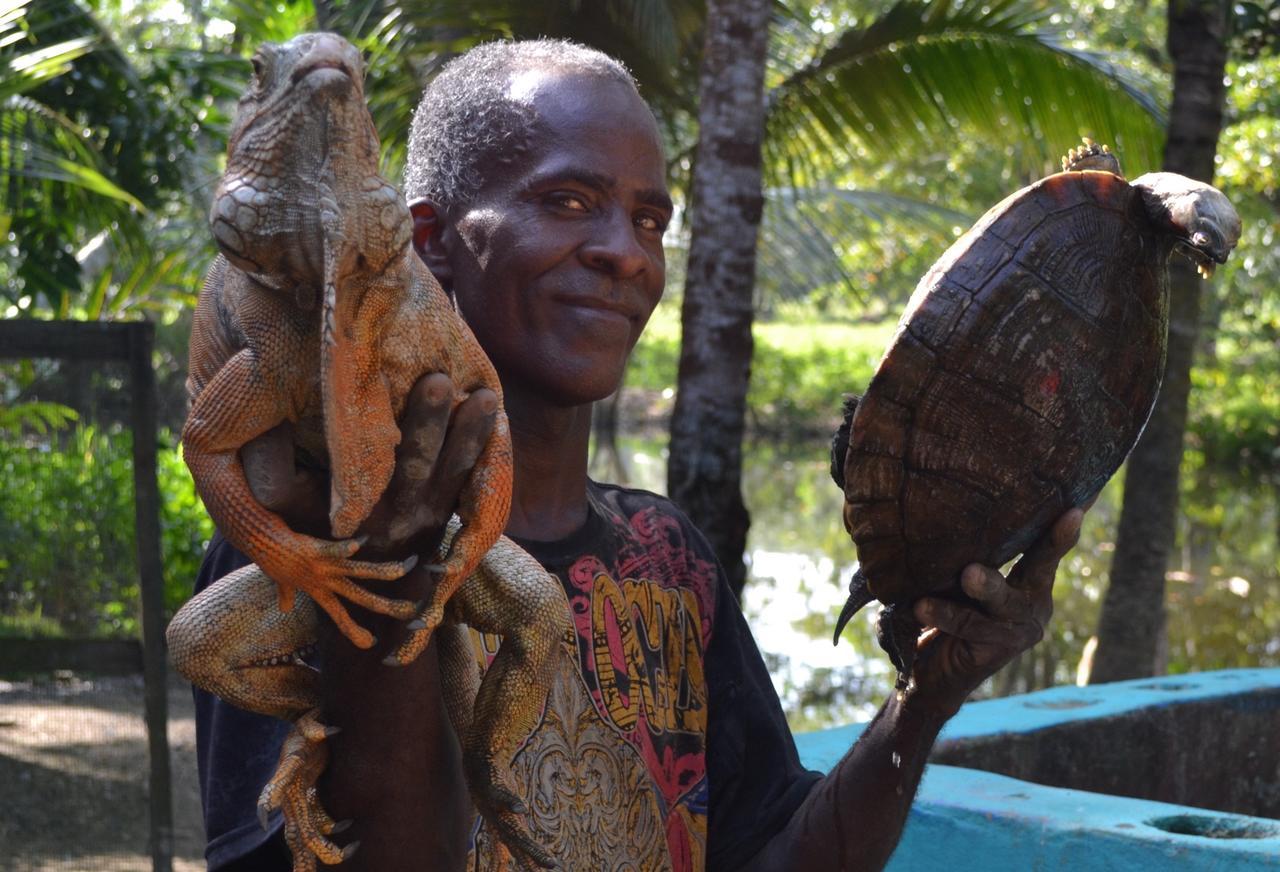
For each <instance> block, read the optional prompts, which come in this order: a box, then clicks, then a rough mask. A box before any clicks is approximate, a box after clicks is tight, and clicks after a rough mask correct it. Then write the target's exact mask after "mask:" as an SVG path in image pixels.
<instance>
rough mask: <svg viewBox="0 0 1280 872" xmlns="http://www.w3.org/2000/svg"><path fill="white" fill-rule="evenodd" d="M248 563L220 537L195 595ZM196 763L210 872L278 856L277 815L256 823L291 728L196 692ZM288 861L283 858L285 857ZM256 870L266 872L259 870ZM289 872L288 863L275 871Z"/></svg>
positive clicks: (208, 555) (202, 568)
mask: <svg viewBox="0 0 1280 872" xmlns="http://www.w3.org/2000/svg"><path fill="white" fill-rule="evenodd" d="M248 563H249V559H248V558H247V557H245V556H244V555H243V554H241V553H240V552H239V551H237V550H236V549H235V547H234V546H232V544H231V543H230V542H228V541H227V540H226V539H225V538H223V536H222V535H221V534H220V533H216V534H214V537H213V540H212V541H211V542H210V543H209V549H208V550H207V551H206V552H205V555H204V562H203V563H202V564H201V566H200V574H199V575H198V576H197V577H196V586H195V592H196V593H199V592H200V591H202V590H204V589H205V588H206V587H208V586H209V585H210V584H212V583H213V582H215V581H217V580H218V579H219V578H222V576H224V575H226V574H227V573H229V572H232V571H234V570H236V569H239V568H240V567H242V566H246V565H248ZM192 691H193V694H194V696H195V703H196V760H197V765H198V767H199V770H200V804H201V806H202V807H203V809H204V831H205V836H206V838H207V840H208V842H207V844H206V847H205V859H206V860H207V861H208V864H209V869H210V870H218V869H224V868H228V867H229V865H230V864H232V863H233V862H234V861H236V860H240V859H242V858H246V857H248V855H249V854H251V853H254V852H258V851H261V852H262V855H263V856H265V855H267V854H268V853H278V849H276V848H275V845H274V843H278V842H279V841H280V839H279V836H278V835H277V831H278V830H279V829H280V820H279V815H277V816H276V817H275V818H274V820H273V825H272V827H271V829H270V831H264V830H263V829H262V825H261V824H259V823H258V817H257V806H258V794H259V793H261V792H262V786H263V785H264V784H266V783H267V781H268V780H270V778H271V775H272V774H273V773H274V772H275V769H276V764H277V762H278V761H279V756H280V745H281V743H282V742H283V741H284V737H285V734H286V733H287V732H288V730H289V725H288V724H287V723H285V722H284V721H281V720H277V719H276V718H271V717H267V716H265V715H258V714H254V713H252V712H247V711H245V710H243V709H239V708H236V707H235V706H233V705H231V704H230V703H227V702H223V701H222V700H221V699H219V698H218V697H216V696H214V695H213V694H211V693H208V692H207V691H203V690H201V689H199V688H197V687H193V688H192ZM285 856H286V857H287V855H285ZM260 868H264V869H265V868H269V867H268V866H261V867H260ZM279 868H280V869H281V870H282V872H287V870H288V869H289V868H290V864H289V863H288V861H287V859H286V860H285V861H283V863H282V864H281V865H280V866H279Z"/></svg>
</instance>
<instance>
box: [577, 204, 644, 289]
mask: <svg viewBox="0 0 1280 872" xmlns="http://www.w3.org/2000/svg"><path fill="white" fill-rule="evenodd" d="M593 231H594V232H593V233H592V235H591V238H590V239H589V240H587V243H586V244H585V245H583V246H582V248H581V249H580V250H579V253H580V255H581V257H582V259H583V261H584V262H586V264H587V265H588V266H590V267H591V268H592V269H598V270H600V271H601V272H605V273H608V274H609V275H611V276H613V277H614V278H619V279H627V278H632V277H634V276H637V275H639V274H640V273H642V272H644V270H645V269H646V268H647V267H648V265H649V253H648V252H647V251H646V250H645V249H644V246H642V245H641V244H640V240H639V239H638V238H636V228H635V225H634V224H633V223H632V221H631V216H630V214H628V213H627V211H626V210H625V209H610V210H609V211H608V213H607V214H606V215H605V216H602V218H601V220H600V221H599V222H598V223H597V224H596V226H595V227H594V228H593Z"/></svg>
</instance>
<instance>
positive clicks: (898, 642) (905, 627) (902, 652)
mask: <svg viewBox="0 0 1280 872" xmlns="http://www.w3.org/2000/svg"><path fill="white" fill-rule="evenodd" d="M922 629H924V628H923V627H921V626H920V623H919V622H918V621H917V620H916V619H915V615H914V614H912V610H911V605H910V604H909V603H908V604H906V605H901V606H899V605H888V606H885V607H884V608H883V609H881V610H880V615H879V617H877V618H876V639H877V641H879V642H880V647H881V648H883V649H884V651H885V653H886V654H888V655H889V660H891V661H892V662H893V665H894V667H896V668H897V670H898V680H897V682H896V683H895V685H894V686H895V687H897V689H898V690H905V689H906V687H907V684H908V683H909V682H910V681H911V668H912V666H914V665H915V662H916V642H917V640H919V638H920V631H921V630H922Z"/></svg>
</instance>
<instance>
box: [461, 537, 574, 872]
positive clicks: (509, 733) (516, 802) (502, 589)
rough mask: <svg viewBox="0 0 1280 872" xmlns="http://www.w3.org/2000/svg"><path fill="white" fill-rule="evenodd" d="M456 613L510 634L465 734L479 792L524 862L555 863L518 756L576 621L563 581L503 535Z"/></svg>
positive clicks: (482, 627) (477, 798) (466, 756)
mask: <svg viewBox="0 0 1280 872" xmlns="http://www.w3.org/2000/svg"><path fill="white" fill-rule="evenodd" d="M450 613H451V614H453V613H456V614H458V615H459V616H460V617H461V619H462V620H463V621H465V622H466V623H467V624H468V625H469V626H471V627H473V628H475V629H477V630H479V631H481V632H489V633H497V634H499V635H501V636H502V637H503V639H502V645H501V647H499V649H498V653H497V655H496V656H495V657H494V659H493V663H492V664H491V665H490V666H489V670H488V671H487V672H486V673H485V676H484V680H483V681H482V682H481V683H480V689H479V693H478V694H477V695H476V697H475V709H474V712H473V713H472V715H471V718H470V724H469V726H467V727H465V732H462V733H460V737H459V738H460V739H461V741H462V752H463V765H464V767H465V769H466V775H467V782H468V785H469V787H470V789H471V796H472V799H473V801H474V802H475V804H476V808H477V809H478V810H479V811H480V813H481V815H483V816H484V818H485V820H486V822H487V823H488V824H489V825H491V826H492V827H493V829H494V830H495V831H496V832H497V834H498V836H499V838H500V839H501V841H502V843H503V844H504V845H505V846H506V848H507V849H508V850H509V851H510V852H511V854H512V856H513V857H514V858H515V859H516V861H517V863H518V864H520V865H521V867H523V868H527V867H541V868H543V869H554V868H556V861H555V859H554V858H553V857H552V856H551V854H550V853H549V852H548V851H547V849H546V848H544V847H543V846H542V845H541V844H539V843H538V841H537V840H536V839H535V838H534V836H533V834H532V832H531V831H530V829H529V826H528V824H527V822H526V820H525V816H526V814H527V809H526V807H525V805H524V802H523V801H522V800H521V799H520V796H519V794H518V792H517V790H516V785H515V782H514V780H513V778H512V774H511V763H512V761H513V760H514V758H515V756H516V752H517V751H518V750H519V749H520V745H521V744H522V743H523V742H524V741H525V740H526V739H527V738H528V736H529V734H530V733H531V732H533V729H534V727H536V726H537V723H538V719H539V718H540V717H541V715H542V707H543V704H544V703H545V702H546V695H547V690H548V688H549V687H550V685H551V681H552V679H553V677H554V675H555V673H556V670H557V668H558V665H559V657H560V656H561V653H562V640H563V638H564V636H565V634H566V633H567V632H568V630H569V627H570V623H571V615H570V611H569V603H568V601H567V600H566V598H565V594H564V588H563V587H562V586H561V584H560V582H559V580H558V579H556V577H555V576H553V575H550V574H549V573H548V572H547V571H546V570H545V569H543V568H542V567H541V566H540V565H539V564H538V563H537V561H535V560H534V559H533V558H532V557H530V556H529V555H528V554H527V553H525V552H524V551H523V550H522V549H520V548H519V547H517V546H516V545H515V543H513V542H511V540H509V539H505V538H504V539H499V540H498V542H497V543H495V544H494V546H493V548H491V549H490V550H489V552H488V554H486V555H485V557H484V560H482V561H481V563H480V565H479V566H478V567H477V568H476V571H475V572H474V573H473V574H472V575H471V577H470V578H469V579H468V580H467V583H466V584H465V585H463V587H462V589H461V590H460V591H459V592H458V594H457V596H456V597H455V599H454V600H453V602H452V604H451V608H450ZM442 665H443V664H442ZM457 720H458V719H455V722H457Z"/></svg>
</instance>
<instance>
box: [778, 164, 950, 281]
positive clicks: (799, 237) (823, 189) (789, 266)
mask: <svg viewBox="0 0 1280 872" xmlns="http://www.w3.org/2000/svg"><path fill="white" fill-rule="evenodd" d="M765 202H766V205H765V211H764V217H763V223H762V226H761V234H760V238H761V243H760V248H759V252H758V256H759V258H760V262H759V268H758V271H757V273H758V276H759V278H758V280H757V288H758V293H759V294H760V295H761V296H762V300H761V302H762V304H763V303H764V302H765V301H766V300H795V299H800V298H803V297H807V296H810V295H812V294H813V293H814V291H815V290H819V289H824V288H825V289H828V290H831V289H838V290H839V292H840V293H841V294H842V295H844V296H845V297H848V298H851V299H854V300H857V301H859V302H860V303H862V304H864V305H865V304H866V303H867V302H869V300H870V299H871V297H872V296H873V295H874V292H873V291H872V290H870V289H868V288H867V287H866V282H865V281H864V278H863V276H862V275H860V274H857V273H855V271H854V270H852V269H851V268H850V267H849V262H850V261H849V258H850V255H851V253H852V252H851V249H853V248H855V247H858V246H863V245H867V244H870V245H871V247H875V246H876V244H877V242H878V241H880V240H887V239H896V238H897V237H898V236H900V235H901V233H902V228H906V227H910V228H911V229H912V231H913V232H914V233H916V234H919V235H922V236H924V237H927V238H931V239H933V240H934V241H935V242H936V243H937V244H938V246H939V247H941V246H942V245H943V244H945V243H946V242H949V241H950V239H951V238H952V235H953V228H955V227H957V226H959V227H966V226H968V225H969V224H970V223H971V222H972V220H973V216H971V215H967V214H965V213H963V212H960V211H957V210H954V209H950V208H947V207H945V206H939V205H937V204H934V203H929V202H926V201H923V200H918V199H915V198H912V197H907V196H903V195H901V194H895V193H892V192H887V191H871V190H859V189H855V188H847V187H836V186H816V187H811V188H794V187H786V186H783V187H777V188H771V189H769V190H767V191H766V192H765ZM860 259H862V260H864V261H865V260H866V259H867V258H866V257H865V254H864V256H863V257H862V258H860Z"/></svg>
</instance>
